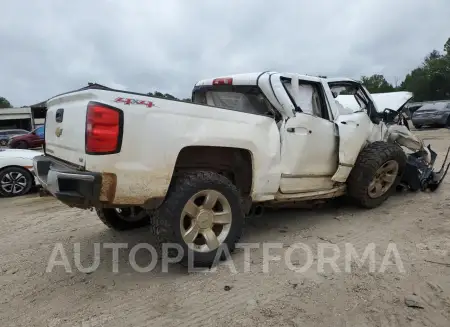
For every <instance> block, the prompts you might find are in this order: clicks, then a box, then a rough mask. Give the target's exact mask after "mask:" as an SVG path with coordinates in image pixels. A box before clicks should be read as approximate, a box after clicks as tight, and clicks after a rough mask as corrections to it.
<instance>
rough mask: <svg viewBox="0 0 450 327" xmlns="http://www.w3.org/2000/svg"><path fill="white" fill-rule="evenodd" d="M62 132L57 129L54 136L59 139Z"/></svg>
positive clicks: (59, 128)
mask: <svg viewBox="0 0 450 327" xmlns="http://www.w3.org/2000/svg"><path fill="white" fill-rule="evenodd" d="M62 132H63V129H62V128H61V127H57V128H56V130H55V135H56V136H57V137H60V136H61V134H62Z"/></svg>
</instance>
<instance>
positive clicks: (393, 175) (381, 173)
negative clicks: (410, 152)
mask: <svg viewBox="0 0 450 327" xmlns="http://www.w3.org/2000/svg"><path fill="white" fill-rule="evenodd" d="M405 166H406V155H405V153H404V152H403V150H402V148H401V147H399V146H398V145H396V144H393V143H386V142H374V143H371V144H369V145H368V146H367V147H365V148H364V149H363V150H362V151H361V153H360V154H359V156H358V159H357V160H356V163H355V166H354V168H353V170H352V172H351V173H350V176H349V178H348V182H347V185H348V195H349V196H350V198H352V199H353V200H354V201H355V202H356V203H357V204H358V205H359V206H361V207H364V208H375V207H378V206H379V205H381V204H382V203H383V202H384V201H385V200H386V199H387V198H388V197H389V196H390V195H391V194H392V192H394V191H395V189H396V188H397V186H398V184H399V182H400V180H401V176H402V175H403V172H404V170H405Z"/></svg>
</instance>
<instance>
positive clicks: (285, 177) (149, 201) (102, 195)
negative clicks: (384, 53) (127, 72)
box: [34, 72, 441, 265]
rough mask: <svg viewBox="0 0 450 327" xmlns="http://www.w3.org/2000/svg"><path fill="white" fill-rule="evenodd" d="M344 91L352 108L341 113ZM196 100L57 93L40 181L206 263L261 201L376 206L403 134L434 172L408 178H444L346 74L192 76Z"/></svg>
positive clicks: (387, 189) (398, 165)
mask: <svg viewBox="0 0 450 327" xmlns="http://www.w3.org/2000/svg"><path fill="white" fill-rule="evenodd" d="M341 91H344V93H345V94H347V95H353V96H354V99H355V103H358V105H359V106H360V107H359V108H358V109H357V110H356V111H355V110H352V111H351V112H348V113H346V114H342V112H340V110H341V109H342V108H343V106H340V105H339V104H338V102H337V100H338V98H336V97H337V95H338V93H339V92H341ZM192 101H193V103H186V102H181V101H172V100H166V99H160V98H155V97H150V96H148V95H145V94H139V93H132V92H126V91H120V90H113V89H109V88H107V87H102V86H99V85H90V86H88V87H86V88H83V89H80V90H76V91H73V92H69V93H66V94H62V95H58V96H56V97H54V98H51V99H50V100H48V102H47V107H48V111H47V117H46V125H45V149H44V150H45V155H43V156H39V157H36V158H35V160H34V169H35V171H36V174H37V178H38V179H39V181H40V183H41V184H42V185H43V187H44V188H45V189H46V190H47V191H48V192H50V193H51V194H53V195H54V196H55V197H56V198H58V199H59V200H60V201H61V202H63V203H65V204H67V205H69V206H72V207H77V208H83V209H86V208H95V209H96V211H97V213H98V216H99V217H100V219H101V220H102V221H103V222H104V223H105V224H106V225H108V226H109V227H111V228H114V229H116V230H126V229H132V228H137V227H142V226H144V225H147V224H150V225H151V227H152V230H153V231H154V233H155V235H156V237H157V239H158V241H159V242H160V243H165V242H170V243H176V244H178V245H180V246H181V249H182V250H183V251H185V252H184V253H183V260H186V259H187V258H188V256H189V255H191V254H192V255H193V262H194V263H195V264H196V265H210V264H211V263H212V262H214V260H215V259H217V258H216V255H217V253H218V251H219V249H221V247H224V246H226V247H228V251H232V250H233V249H234V247H235V243H236V242H237V241H238V239H239V237H240V236H241V232H242V228H243V224H244V218H245V216H246V215H249V214H251V213H255V212H261V210H260V208H262V206H272V207H276V206H286V205H289V204H292V203H296V202H299V201H308V200H321V199H327V198H328V199H329V198H335V197H339V196H342V195H347V196H349V197H350V198H351V199H353V200H354V202H355V203H356V204H359V205H361V206H363V207H366V208H373V207H376V206H378V205H380V204H381V203H382V202H383V201H384V200H386V199H387V198H388V197H389V195H390V194H391V193H392V192H393V191H394V190H395V189H396V187H397V186H398V185H399V183H401V182H402V178H403V176H404V172H405V170H406V168H407V159H408V156H407V155H406V153H405V152H404V150H403V149H402V148H401V147H400V145H401V144H399V142H400V143H401V142H402V140H403V142H404V141H405V140H406V141H408V142H409V143H408V142H406V143H408V144H409V145H410V148H414V150H417V151H418V152H417V153H421V156H422V155H423V157H424V158H426V160H425V161H426V162H425V164H424V165H425V166H426V168H427V169H430V171H431V173H430V176H431V177H428V179H427V181H424V179H423V176H422V175H420V176H419V177H420V178H418V177H417V176H415V180H413V178H410V177H408V179H405V180H404V181H403V182H404V184H408V183H410V184H411V185H409V186H411V187H413V186H414V185H412V184H414V183H416V188H417V183H422V184H421V185H420V186H422V188H423V186H424V185H425V186H426V185H427V184H426V183H434V184H433V185H438V182H437V181H438V179H439V178H440V177H441V175H436V174H435V173H434V172H432V165H433V163H434V159H435V153H434V152H432V151H431V149H427V148H424V146H423V143H422V142H421V141H420V140H418V139H416V138H415V137H414V136H413V135H412V134H410V133H409V130H408V129H406V127H405V126H401V124H402V121H400V122H399V124H396V123H393V122H392V121H389V122H388V121H387V120H386V119H385V118H386V117H388V116H389V115H388V113H389V112H386V111H385V112H384V113H383V110H384V109H385V108H378V107H377V104H376V103H375V101H374V100H373V98H372V96H371V95H370V94H369V92H368V91H367V90H366V89H365V88H364V87H363V86H362V85H361V84H360V83H359V82H357V81H354V80H351V79H346V78H342V79H322V78H318V77H313V76H305V75H299V74H281V73H277V72H262V73H249V74H238V75H233V76H227V77H219V78H214V79H208V80H203V81H200V82H198V83H197V84H196V85H195V87H194V89H193V92H192ZM391 109H397V108H391ZM392 112H394V111H391V113H392ZM395 115H396V114H395V112H394V116H395ZM383 117H384V118H383ZM390 127H394V129H390ZM408 133H409V134H408ZM404 143H405V142H404ZM408 144H406V146H408ZM411 144H412V145H411ZM430 151H431V152H430ZM417 153H416V154H417ZM416 156H417V157H419V156H418V155H416ZM411 181H412V182H411ZM222 249H223V248H222ZM189 250H190V251H189ZM218 257H221V256H220V255H219V256H218Z"/></svg>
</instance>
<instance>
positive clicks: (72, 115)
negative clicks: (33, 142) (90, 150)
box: [45, 91, 95, 167]
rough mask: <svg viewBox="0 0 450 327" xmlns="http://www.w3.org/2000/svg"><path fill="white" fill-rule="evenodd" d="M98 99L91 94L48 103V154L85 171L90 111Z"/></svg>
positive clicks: (61, 97)
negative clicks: (87, 116) (86, 128)
mask: <svg viewBox="0 0 450 327" xmlns="http://www.w3.org/2000/svg"><path fill="white" fill-rule="evenodd" d="M94 98H95V95H94V94H92V93H91V92H90V91H81V92H76V93H71V94H67V95H62V96H59V97H57V98H54V99H51V100H49V101H48V102H47V116H46V119H45V154H48V155H50V156H53V157H56V158H58V159H61V160H64V161H66V162H69V163H72V164H74V165H77V166H83V167H84V165H85V156H86V151H85V125H86V111H87V105H88V103H89V101H91V100H93V99H94Z"/></svg>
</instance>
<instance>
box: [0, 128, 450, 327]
mask: <svg viewBox="0 0 450 327" xmlns="http://www.w3.org/2000/svg"><path fill="white" fill-rule="evenodd" d="M418 135H419V136H420V137H422V138H423V139H426V140H427V142H430V143H431V144H432V146H433V148H434V149H435V150H437V152H438V153H439V155H440V158H439V159H440V160H442V159H443V154H444V152H445V150H446V147H447V145H448V143H450V131H449V130H446V129H441V130H426V131H420V132H418ZM438 163H439V164H440V161H439V162H438ZM449 200H450V177H448V179H447V181H446V182H445V184H443V185H442V187H441V189H440V190H439V191H438V192H436V193H435V194H429V193H401V194H397V195H395V196H393V197H391V198H390V199H389V200H388V201H387V202H386V203H385V204H384V205H382V206H381V207H379V208H377V209H374V210H369V211H366V210H359V209H356V208H354V207H352V206H348V205H344V204H342V205H340V206H337V205H330V206H327V207H325V208H320V209H314V210H307V209H296V210H281V211H276V212H270V213H266V214H265V215H264V216H263V217H262V218H258V219H252V220H250V221H249V224H248V228H247V230H246V232H245V234H244V237H243V239H242V242H246V243H251V242H255V243H259V244H260V248H259V249H254V250H252V251H251V256H250V259H249V260H246V258H245V257H246V256H245V253H244V251H243V250H240V251H237V252H236V253H235V254H234V255H233V261H232V262H233V263H234V265H235V267H236V270H237V273H236V272H234V273H233V271H232V270H231V269H230V266H226V265H221V266H220V267H218V269H217V271H215V272H193V273H192V272H191V273H188V272H187V271H186V270H185V269H183V268H181V267H180V266H178V265H171V266H169V272H168V273H163V272H161V269H160V267H159V266H156V268H155V269H153V270H152V271H150V272H137V271H135V270H134V269H133V267H132V265H131V263H130V249H131V248H132V246H133V245H135V244H138V243H140V242H149V243H151V242H152V239H151V236H150V234H149V232H148V231H147V230H139V231H136V232H132V233H131V232H130V233H116V232H113V231H111V230H109V229H107V228H106V226H104V225H103V224H102V223H101V222H100V221H99V219H97V217H96V215H95V213H93V212H90V211H83V210H77V209H70V208H68V207H65V206H63V205H61V204H60V203H59V202H57V201H55V200H54V199H53V198H51V197H43V198H39V197H38V196H37V195H35V194H32V195H29V196H25V197H21V198H14V199H0V207H1V213H2V220H3V221H2V228H1V230H0V242H1V246H0V258H1V267H0V269H1V270H0V271H1V276H0V287H1V296H0V326H5V327H6V326H83V327H87V326H89V327H94V326H109V327H113V326H120V327H123V326H154V327H157V326H164V327H169V326H383V327H384V326H446V327H448V326H450V322H449V320H450V252H449V250H450V219H449V218H450V202H449ZM111 242H115V243H127V244H128V249H121V250H120V251H119V258H118V269H117V270H118V272H113V256H112V250H111V249H105V248H104V247H103V245H102V246H101V248H100V254H101V255H100V263H99V268H98V269H96V270H95V271H94V272H92V273H85V272H81V271H80V270H79V269H77V267H76V265H75V262H76V260H75V259H76V257H74V250H73V249H74V245H77V244H81V263H82V265H83V266H89V265H90V264H91V263H92V262H93V260H94V243H101V244H104V243H111ZM264 242H271V243H275V242H278V243H282V244H283V246H284V247H283V248H280V249H275V248H274V249H270V254H271V255H272V256H276V255H280V256H282V257H283V256H284V255H285V253H286V252H287V251H288V250H289V246H290V245H292V244H295V243H299V242H300V243H303V244H305V245H307V246H308V247H309V248H310V249H311V250H312V253H313V255H314V259H313V262H312V266H311V268H310V269H308V270H306V271H305V272H296V271H295V270H293V269H290V268H289V267H288V266H287V265H286V264H285V263H284V260H282V261H271V262H270V263H269V269H268V272H263V267H264V260H263V255H262V254H263V247H262V244H263V243H264ZM346 243H351V244H352V245H353V246H354V248H355V249H356V251H357V253H358V255H360V256H361V255H362V254H363V252H364V249H366V247H367V246H368V245H369V244H370V243H374V244H375V245H376V250H375V253H376V255H375V262H376V265H375V268H376V270H374V269H371V267H370V266H369V264H365V265H363V266H361V267H359V266H358V265H357V264H355V262H356V261H355V262H353V264H352V265H351V271H347V272H346V271H344V268H345V255H344V254H345V253H347V251H346V247H345V244H346ZM56 244H60V245H61V246H62V248H63V249H64V250H65V253H66V254H67V257H68V259H69V265H70V267H71V268H72V271H71V272H67V271H66V270H65V268H64V267H62V266H56V267H55V268H54V269H53V271H51V272H46V268H47V265H48V262H49V258H50V256H51V253H52V251H53V250H54V248H55V245H56ZM321 244H322V245H321ZM323 244H326V245H327V246H330V247H337V248H338V249H340V251H341V255H340V257H339V258H338V259H337V264H338V267H340V269H341V272H338V271H336V270H333V269H332V267H331V266H330V265H325V271H324V272H320V271H318V269H317V267H316V266H317V265H318V263H319V261H320V258H321V257H320V255H319V254H318V248H320V247H321V246H323ZM389 244H395V246H396V248H395V249H397V250H398V253H399V255H400V259H401V260H397V261H396V259H395V256H391V257H390V260H391V263H392V265H390V266H387V267H386V266H384V267H386V270H385V272H384V273H383V272H380V268H381V267H382V266H383V258H384V257H385V254H386V250H387V249H388V245H389ZM391 249H392V248H391ZM327 251H328V250H327ZM302 253H305V252H304V251H303V252H302V251H294V254H293V255H292V263H293V265H294V267H297V268H298V267H301V266H303V264H304V263H305V262H306V261H305V259H306V258H305V257H304V256H302V255H301V254H302ZM326 253H328V252H326ZM392 253H394V252H392ZM131 254H132V255H133V253H131ZM331 254H332V253H331ZM331 254H329V255H331ZM58 259H59V260H61V256H59V257H58ZM136 261H137V263H138V264H139V265H140V266H145V265H146V264H149V263H150V262H151V258H150V255H149V252H148V251H145V250H140V251H138V252H137V254H136ZM399 262H400V263H401V264H402V265H403V268H404V271H403V272H400V271H399ZM245 263H247V264H248V267H247V268H249V269H245V268H246V267H245ZM385 263H388V262H385ZM395 263H396V264H395ZM291 268H292V267H291ZM417 306H418V307H417Z"/></svg>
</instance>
